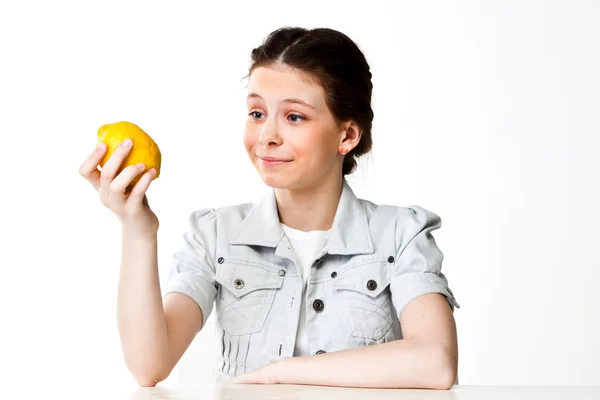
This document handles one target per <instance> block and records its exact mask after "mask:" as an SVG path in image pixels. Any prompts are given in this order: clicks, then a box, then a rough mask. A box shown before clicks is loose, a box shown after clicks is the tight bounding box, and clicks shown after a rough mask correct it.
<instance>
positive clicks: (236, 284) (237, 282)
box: [233, 278, 244, 289]
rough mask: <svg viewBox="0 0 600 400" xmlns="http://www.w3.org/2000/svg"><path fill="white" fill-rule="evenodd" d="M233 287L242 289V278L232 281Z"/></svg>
mask: <svg viewBox="0 0 600 400" xmlns="http://www.w3.org/2000/svg"><path fill="white" fill-rule="evenodd" d="M233 287H234V288H236V289H242V288H243V287H244V281H243V280H242V279H239V278H238V279H236V280H234V281H233Z"/></svg>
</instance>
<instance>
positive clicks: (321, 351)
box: [317, 350, 325, 354]
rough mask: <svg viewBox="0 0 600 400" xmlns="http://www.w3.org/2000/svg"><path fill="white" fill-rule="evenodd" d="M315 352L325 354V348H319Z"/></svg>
mask: <svg viewBox="0 0 600 400" xmlns="http://www.w3.org/2000/svg"><path fill="white" fill-rule="evenodd" d="M317 354H325V350H319V351H317Z"/></svg>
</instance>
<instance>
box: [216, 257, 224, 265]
mask: <svg viewBox="0 0 600 400" xmlns="http://www.w3.org/2000/svg"><path fill="white" fill-rule="evenodd" d="M223 261H225V259H224V258H223V257H219V259H218V260H217V262H218V263H219V264H223Z"/></svg>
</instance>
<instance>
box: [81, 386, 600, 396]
mask: <svg viewBox="0 0 600 400" xmlns="http://www.w3.org/2000/svg"><path fill="white" fill-rule="evenodd" d="M122 394H123V395H124V394H125V393H122ZM83 397H85V396H83ZM114 398H115V397H111V399H114ZM123 398H130V399H132V400H161V399H164V400H167V399H168V400H180V399H181V400H183V399H185V400H191V399H199V400H200V399H210V400H234V399H235V400H242V399H243V400H259V399H260V400H267V399H268V400H276V399H290V400H292V399H293V400H303V399H306V400H320V399H327V400H337V399H339V400H355V399H356V400H359V399H360V400H362V399H378V400H381V399H404V400H413V399H414V400H417V399H418V400H428V399H439V400H446V399H447V400H487V399H489V400H512V399H517V400H559V399H560V400H563V399H564V400H567V399H568V400H592V399H593V400H600V386H465V385H458V386H455V387H454V388H453V389H451V390H446V391H439V390H406V389H404V390H390V389H356V388H335V387H319V386H295V385H236V384H231V383H215V384H210V383H208V384H204V385H196V386H187V387H183V386H181V387H161V386H160V384H159V385H158V386H156V387H153V388H141V387H140V388H136V389H135V390H134V391H133V392H132V393H131V394H130V396H129V397H127V396H125V397H123Z"/></svg>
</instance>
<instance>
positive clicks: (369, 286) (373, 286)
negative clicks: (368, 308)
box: [367, 279, 377, 291]
mask: <svg viewBox="0 0 600 400" xmlns="http://www.w3.org/2000/svg"><path fill="white" fill-rule="evenodd" d="M367 289H369V290H371V291H373V290H375V289H377V282H375V281H374V280H373V279H371V280H370V281H369V282H367Z"/></svg>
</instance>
